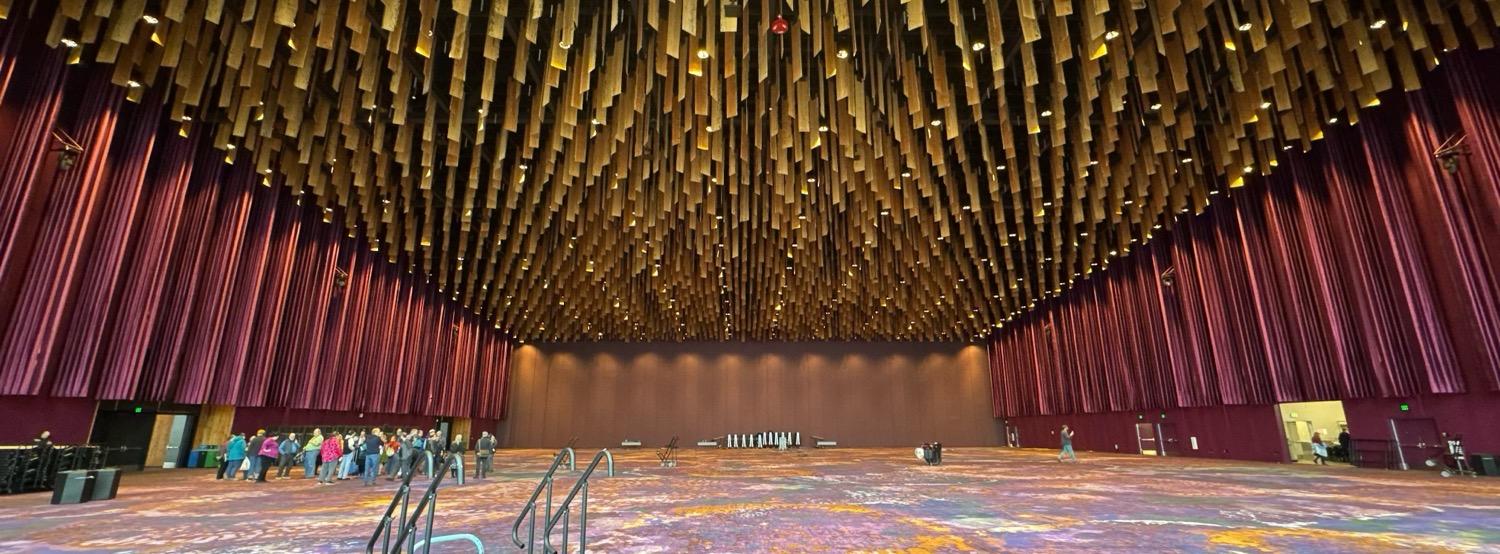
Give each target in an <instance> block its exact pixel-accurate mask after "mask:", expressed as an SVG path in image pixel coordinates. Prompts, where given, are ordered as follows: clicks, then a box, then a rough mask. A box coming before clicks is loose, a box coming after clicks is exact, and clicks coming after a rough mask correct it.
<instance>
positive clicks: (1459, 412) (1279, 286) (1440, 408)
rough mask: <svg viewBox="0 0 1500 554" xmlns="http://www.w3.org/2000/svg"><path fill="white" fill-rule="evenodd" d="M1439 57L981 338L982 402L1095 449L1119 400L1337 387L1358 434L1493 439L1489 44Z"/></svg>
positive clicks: (1496, 126) (1499, 323)
mask: <svg viewBox="0 0 1500 554" xmlns="http://www.w3.org/2000/svg"><path fill="white" fill-rule="evenodd" d="M1453 60H1454V63H1452V64H1445V65H1444V66H1442V68H1441V69H1440V70H1439V71H1437V72H1435V73H1433V74H1431V75H1429V76H1428V82H1429V85H1428V86H1426V87H1425V88H1424V89H1423V90H1421V91H1418V92H1413V93H1407V94H1405V95H1391V96H1390V97H1389V98H1386V99H1383V101H1384V103H1385V105H1384V106H1382V107H1381V108H1380V109H1378V110H1371V111H1370V112H1369V113H1368V114H1367V115H1366V117H1365V118H1364V120H1363V121H1361V123H1360V124H1359V125H1358V126H1357V127H1355V128H1348V127H1344V128H1340V129H1337V130H1335V131H1333V132H1331V133H1329V136H1328V138H1327V140H1325V141H1323V142H1321V143H1318V144H1317V145H1316V146H1315V148H1314V149H1313V150H1312V151H1310V152H1307V153H1299V154H1294V155H1289V156H1285V157H1283V158H1282V159H1281V160H1280V162H1281V163H1280V167H1279V169H1278V170H1277V172H1276V173H1275V174H1274V175H1273V176H1271V177H1270V178H1268V179H1266V180H1265V181H1264V182H1261V183H1254V184H1252V185H1251V186H1249V187H1246V188H1243V189H1237V190H1235V191H1234V192H1233V193H1232V194H1231V195H1230V196H1229V197H1226V198H1217V199H1216V201H1215V202H1214V204H1213V206H1212V207H1211V208H1210V209H1209V210H1208V211H1207V212H1206V213H1203V214H1200V215H1196V216H1191V217H1183V218H1180V219H1178V220H1176V221H1174V222H1172V223H1171V224H1170V225H1169V226H1168V227H1167V228H1166V229H1164V230H1161V231H1158V232H1157V235H1158V236H1157V237H1156V238H1155V239H1154V240H1153V241H1152V242H1151V244H1150V245H1149V246H1146V247H1139V248H1137V249H1136V251H1135V252H1125V253H1123V254H1126V257H1124V258H1122V259H1118V260H1116V261H1115V262H1114V263H1112V264H1110V266H1109V267H1107V268H1105V269H1104V270H1103V271H1099V272H1094V273H1093V274H1092V275H1090V276H1088V277H1087V278H1086V279H1085V280H1084V281H1082V282H1081V283H1080V284H1079V285H1078V286H1076V287H1074V288H1073V289H1072V290H1070V291H1068V292H1067V293H1065V294H1063V295H1062V296H1061V297H1059V298H1057V299H1052V300H1048V301H1045V302H1043V303H1041V304H1040V305H1039V306H1038V308H1037V309H1036V310H1034V311H1032V312H1030V313H1028V314H1025V315H1023V316H1021V317H1020V318H1018V319H1017V320H1015V321H1011V322H1009V323H1007V324H1006V325H1005V327H1004V328H1003V329H1002V330H1001V331H999V332H997V333H996V334H995V335H994V336H993V337H992V339H991V341H990V344H989V347H990V369H991V372H992V373H991V378H992V384H993V396H992V401H993V403H994V405H993V408H994V409H993V412H994V414H995V416H996V417H1002V418H1010V419H1013V420H1016V421H1021V422H1025V423H1024V424H1025V425H1040V426H1043V427H1047V428H1051V427H1055V426H1056V425H1059V424H1060V422H1061V421H1062V420H1065V419H1072V420H1075V421H1078V422H1080V423H1079V425H1080V430H1081V434H1082V435H1084V436H1091V437H1092V436H1100V435H1102V436H1109V437H1111V438H1110V440H1109V441H1106V442H1108V446H1109V447H1111V448H1112V447H1113V444H1114V442H1113V441H1114V439H1115V438H1117V437H1115V436H1114V434H1116V433H1127V432H1129V433H1131V434H1132V436H1133V430H1131V428H1130V426H1129V425H1126V424H1127V423H1130V422H1131V420H1132V419H1133V418H1134V417H1135V415H1136V411H1144V412H1147V413H1156V412H1159V411H1161V410H1167V411H1168V412H1169V415H1170V413H1174V410H1176V409H1178V408H1186V407H1194V406H1203V407H1212V406H1218V405H1230V406H1237V405H1243V406H1247V408H1246V409H1255V410H1268V409H1270V407H1269V405H1270V404H1273V403H1277V402H1292V401H1306V400H1334V399H1342V400H1346V406H1347V407H1348V415H1349V421H1350V423H1351V425H1352V426H1353V427H1354V428H1355V435H1356V437H1363V438H1389V437H1390V432H1389V418H1391V417H1433V418H1436V419H1437V420H1438V425H1439V428H1440V429H1441V430H1445V431H1448V432H1452V433H1462V434H1464V435H1466V436H1467V438H1468V439H1469V441H1470V447H1471V450H1477V451H1478V450H1497V449H1500V426H1494V425H1481V424H1478V423H1476V422H1480V421H1494V420H1497V419H1500V393H1497V392H1496V391H1500V274H1497V271H1496V269H1497V268H1500V92H1496V89H1495V87H1494V86H1493V85H1492V84H1491V83H1488V82H1486V81H1485V80H1484V79H1481V78H1479V77H1477V76H1478V75H1493V74H1495V73H1496V72H1500V54H1496V53H1494V52H1465V53H1457V54H1455V55H1454V57H1453ZM1454 136H1466V137H1467V138H1466V139H1465V142H1464V145H1465V148H1466V152H1467V153H1466V154H1465V155H1462V156H1460V157H1459V158H1458V159H1457V160H1456V161H1457V166H1456V167H1455V170H1454V171H1449V170H1447V169H1445V168H1444V167H1443V166H1442V164H1441V162H1440V161H1439V160H1437V159H1435V158H1434V156H1433V155H1432V153H1433V152H1435V151H1437V150H1438V149H1439V147H1440V145H1442V144H1443V142H1444V141H1446V140H1448V138H1449V137H1454ZM1168 272H1171V273H1173V274H1174V276H1173V279H1172V283H1171V284H1170V285H1167V284H1165V281H1164V279H1163V276H1164V275H1166V274H1167V273H1168ZM1403 400H1407V401H1409V403H1410V404H1411V405H1412V406H1413V410H1412V412H1410V413H1406V414H1393V413H1391V410H1392V409H1393V407H1394V406H1397V405H1399V403H1400V402H1401V401H1403ZM1206 409H1209V408H1206ZM1223 409H1228V408H1223ZM1256 419H1257V420H1263V419H1265V418H1259V417H1258V416H1257V418H1256ZM1210 423H1211V422H1210V421H1208V420H1204V421H1203V422H1202V424H1203V425H1205V426H1206V427H1205V428H1204V429H1205V431H1209V432H1214V433H1227V434H1230V435H1240V434H1243V433H1244V432H1250V431H1240V430H1237V429H1234V428H1220V429H1217V430H1215V428H1214V427H1213V426H1212V425H1210ZM1096 425H1097V426H1101V427H1098V428H1095V427H1094V426H1096ZM1268 428H1269V429H1272V430H1273V431H1274V430H1276V429H1277V426H1276V424H1275V421H1274V419H1272V420H1270V421H1269V422H1268ZM1257 432H1258V431H1257ZM1122 436H1123V435H1122ZM1054 438H1055V437H1054ZM1092 440H1094V439H1080V441H1081V442H1080V444H1081V445H1084V447H1086V448H1101V447H1102V446H1101V445H1103V443H1092V442H1089V441H1092ZM1132 440H1133V439H1132ZM1252 442H1253V441H1252ZM1254 448H1255V451H1256V452H1259V451H1260V450H1263V449H1261V448H1260V447H1259V446H1256V447H1254ZM1257 456H1258V454H1253V455H1240V454H1235V457H1250V458H1256V457H1257Z"/></svg>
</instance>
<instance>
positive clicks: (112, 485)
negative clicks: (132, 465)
mask: <svg viewBox="0 0 1500 554" xmlns="http://www.w3.org/2000/svg"><path fill="white" fill-rule="evenodd" d="M90 473H93V474H94V495H93V496H91V497H89V500H114V499H115V495H116V494H119V492H120V468H117V467H107V468H104V469H100V470H97V471H91V472H90Z"/></svg>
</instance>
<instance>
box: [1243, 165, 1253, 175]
mask: <svg viewBox="0 0 1500 554" xmlns="http://www.w3.org/2000/svg"><path fill="white" fill-rule="evenodd" d="M1243 171H1244V172H1245V173H1246V174H1249V173H1253V172H1254V171H1255V166H1253V165H1247V166H1245V169H1244V170H1243Z"/></svg>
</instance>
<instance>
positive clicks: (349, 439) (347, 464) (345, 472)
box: [339, 431, 360, 481]
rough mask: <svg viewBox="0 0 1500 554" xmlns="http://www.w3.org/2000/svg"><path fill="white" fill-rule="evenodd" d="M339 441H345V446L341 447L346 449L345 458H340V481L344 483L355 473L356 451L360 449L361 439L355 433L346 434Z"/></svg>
mask: <svg viewBox="0 0 1500 554" xmlns="http://www.w3.org/2000/svg"><path fill="white" fill-rule="evenodd" d="M339 440H342V441H343V444H342V445H341V446H343V449H344V455H343V457H341V458H339V480H340V481H343V480H345V479H348V478H349V475H351V474H353V473H354V465H355V464H354V454H355V453H354V451H355V450H356V449H358V448H359V446H360V445H359V437H358V436H356V435H355V434H354V432H353V431H350V432H348V433H345V434H344V437H343V438H342V439H339Z"/></svg>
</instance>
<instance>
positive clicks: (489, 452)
mask: <svg viewBox="0 0 1500 554" xmlns="http://www.w3.org/2000/svg"><path fill="white" fill-rule="evenodd" d="M494 456H495V437H492V436H490V432H489V431H483V432H482V434H480V435H479V442H476V443H474V478H475V479H484V478H485V477H488V476H489V474H490V460H491V458H493V457H494Z"/></svg>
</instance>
